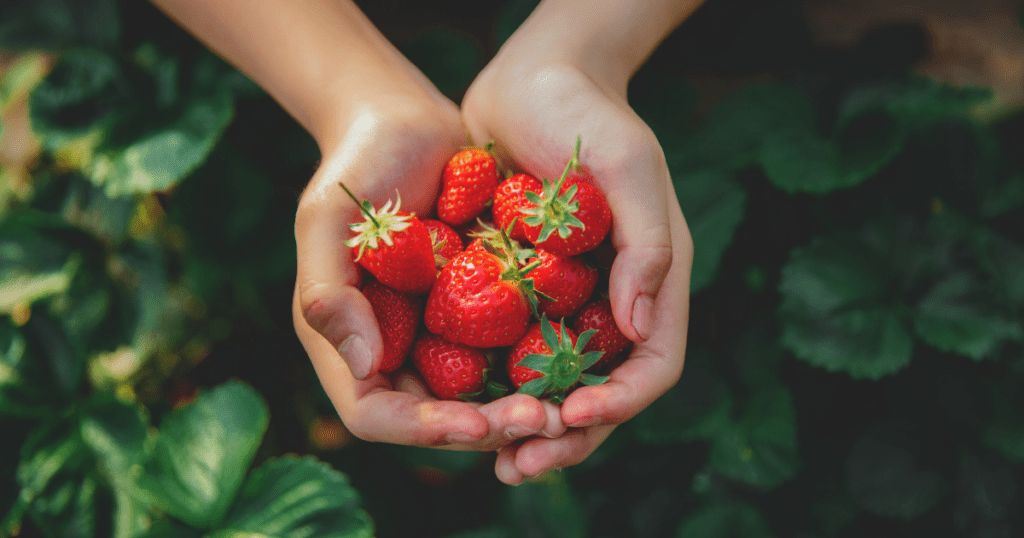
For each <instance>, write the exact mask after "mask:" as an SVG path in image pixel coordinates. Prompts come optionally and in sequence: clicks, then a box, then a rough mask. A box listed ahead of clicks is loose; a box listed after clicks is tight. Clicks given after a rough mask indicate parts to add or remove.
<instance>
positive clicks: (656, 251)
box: [153, 0, 700, 484]
mask: <svg viewBox="0 0 1024 538" xmlns="http://www.w3.org/2000/svg"><path fill="white" fill-rule="evenodd" d="M153 1H154V3H155V4H156V5H157V6H158V7H159V8H161V9H162V10H163V11H164V12H166V13H167V14H168V15H169V16H171V17H172V18H173V19H175V20H177V21H178V23H179V24H181V25H182V26H184V27H185V28H187V29H188V30H189V31H191V32H192V33H193V34H195V35H196V36H197V37H199V38H200V39H201V40H202V41H203V42H204V43H206V44H207V46H209V47H210V48H211V49H213V50H214V51H215V52H217V53H218V54H220V55H221V56H222V57H224V58H225V59H227V60H228V61H229V62H231V63H232V64H234V65H235V66H237V67H238V68H239V69H240V70H242V71H243V72H245V73H246V74H247V75H249V76H250V77H251V78H252V79H253V80H254V81H256V82H257V83H258V84H260V85H261V86H262V87H263V88H264V89H266V90H267V92H268V93H269V94H270V95H271V96H272V97H274V98H275V99H276V100H277V101H278V102H279V103H280V104H281V105H282V106H283V107H284V108H285V110H287V111H288V112H289V114H291V115H292V116H293V117H294V118H295V119H296V120H297V121H298V122H299V123H300V124H301V125H302V126H303V127H304V128H306V129H307V130H308V131H309V132H310V133H311V134H312V135H313V137H314V138H315V139H316V141H317V143H318V145H319V147H320V150H321V155H322V163H321V165H320V167H319V169H318V170H317V172H316V174H315V175H314V176H313V178H312V179H311V180H310V183H309V185H308V186H307V188H306V189H305V191H304V192H303V194H302V197H301V198H300V201H299V207H298V211H297V214H296V222H295V237H296V243H297V246H298V253H297V254H298V268H297V275H298V276H297V279H296V286H295V294H294V301H293V319H294V323H295V328H296V332H297V334H298V336H299V338H300V340H301V341H302V344H303V346H304V347H305V349H306V351H307V353H308V354H309V356H310V359H311V360H312V363H313V366H314V368H315V369H316V372H317V375H318V376H319V378H320V381H321V383H322V384H323V386H324V389H325V390H326V392H327V394H328V395H329V396H330V398H331V401H332V402H333V404H334V406H335V408H336V409H337V411H338V413H339V415H340V416H341V418H342V420H343V421H344V422H345V424H346V426H347V427H348V428H349V429H350V430H351V431H352V432H353V433H354V434H355V435H356V436H358V437H360V438H362V439H365V440H368V441H380V442H388V443H397V444H407V445H417V446H433V447H440V448H447V449H454V450H483V451H497V452H498V457H497V460H496V463H495V474H496V475H497V477H498V479H500V480H501V481H503V482H505V483H508V484H518V483H520V482H522V480H523V479H524V478H525V477H529V476H536V475H539V474H542V473H544V472H546V471H548V470H551V469H556V468H564V467H567V466H570V465H574V464H576V463H579V462H581V461H583V460H584V459H586V457H587V456H589V455H590V453H592V452H593V451H594V449H596V448H597V446H598V445H600V444H601V442H603V441H604V440H605V439H606V438H607V436H608V435H609V434H610V433H611V431H612V430H613V429H614V428H615V426H616V425H617V424H620V423H622V422H624V421H626V420H628V419H629V418H631V417H633V416H634V415H636V414H637V413H639V412H640V411H641V410H642V409H644V408H645V407H647V406H648V405H649V404H650V403H651V402H653V401H654V400H655V399H657V398H658V397H659V396H661V394H663V393H664V392H665V391H666V390H668V389H669V388H670V387H671V386H673V385H674V384H675V383H676V381H678V379H679V376H680V375H681V373H682V369H683V361H684V354H685V347H686V327H687V319H688V308H689V274H690V264H691V260H692V252H693V249H692V244H691V240H690V234H689V231H688V229H687V227H686V222H685V220H684V218H683V215H682V212H681V211H680V209H679V205H678V203H677V202H676V197H675V192H674V190H673V187H672V183H671V180H670V177H669V173H668V169H667V166H666V165H665V159H664V155H663V153H662V150H661V147H660V146H659V144H658V141H657V139H656V138H655V137H654V135H653V133H651V131H650V129H648V128H647V126H646V125H645V124H644V123H643V122H642V121H641V120H640V119H639V118H638V117H637V116H636V114H635V113H633V111H632V110H631V109H630V107H629V106H628V104H627V103H626V87H627V85H628V82H629V79H630V77H631V76H632V75H633V73H634V72H635V71H636V69H637V68H639V66H640V65H641V64H642V63H643V62H644V61H645V60H646V58H647V57H648V55H649V54H650V53H651V52H652V51H653V50H654V48H655V47H656V46H657V45H658V44H659V43H660V42H661V40H662V39H663V38H664V37H665V36H666V35H667V34H668V33H669V32H671V31H672V29H674V28H675V27H676V26H677V25H678V24H679V23H681V22H682V21H683V20H684V19H685V18H686V17H687V16H688V15H689V14H690V13H692V11H693V10H694V9H696V8H697V6H698V5H699V3H700V0H676V1H667V0H645V1H642V2H620V1H614V0H607V1H604V0H602V1H594V2H586V3H585V6H586V9H582V8H581V4H580V3H579V2H573V1H571V0H545V1H544V2H542V3H541V5H540V6H539V7H538V9H537V10H536V11H535V12H534V13H533V14H532V15H531V17H530V18H529V20H528V21H527V22H526V23H525V24H523V26H522V27H521V28H520V29H519V30H518V31H517V32H516V33H515V35H514V36H513V37H512V38H511V39H510V40H509V41H508V43H506V45H505V46H504V47H503V48H502V49H501V51H500V52H499V53H498V55H497V56H496V57H495V58H494V59H493V60H492V61H491V62H490V64H489V65H488V66H487V67H486V68H485V69H484V71H482V72H481V73H480V75H479V77H478V78H477V80H476V81H475V82H474V83H473V85H472V87H471V88H470V90H469V91H468V92H467V94H466V98H465V100H464V102H463V104H462V108H461V111H460V109H459V107H457V106H456V105H455V104H454V103H452V102H451V101H449V100H448V99H447V98H445V97H444V96H443V95H441V94H440V92H438V91H437V90H436V89H435V88H434V87H433V86H432V85H431V83H430V82H429V80H427V79H426V77H424V76H423V75H422V73H420V72H419V71H418V70H417V69H416V68H415V67H413V66H412V64H410V63H409V62H408V61H407V60H406V59H405V58H404V57H402V55H401V54H400V53H399V52H398V51H397V50H396V49H395V48H394V46H393V45H392V44H391V43H389V42H388V41H387V40H386V39H385V38H384V37H383V36H382V35H381V34H380V33H379V31H377V29H376V28H375V27H374V26H373V24H372V23H371V22H370V21H369V20H367V19H366V17H365V16H364V15H363V14H362V13H361V12H360V11H359V9H358V8H357V7H356V6H355V5H354V4H353V3H352V2H350V1H343V0H218V1H216V2H211V1H200V0H153ZM467 130H468V133H469V135H470V136H471V138H472V140H473V142H474V143H477V144H481V145H482V144H483V143H485V142H487V141H489V140H496V141H497V142H498V146H499V151H500V152H501V154H502V155H503V156H504V157H505V158H506V159H508V162H515V163H516V165H517V166H518V167H519V168H521V169H522V170H524V171H526V172H529V173H531V174H534V175H536V176H538V177H540V176H547V177H557V176H558V175H559V173H560V172H561V169H562V167H564V165H565V162H566V160H567V159H568V158H569V155H570V154H571V152H572V146H573V143H574V141H575V138H576V136H577V135H580V136H581V137H582V140H583V150H582V152H581V161H582V162H583V163H584V166H585V168H586V172H588V173H589V174H591V175H592V176H593V177H594V179H595V181H596V182H597V183H598V185H600V186H601V187H602V190H603V191H604V192H605V194H606V196H607V198H608V201H609V205H610V206H611V208H612V215H613V227H612V232H611V239H612V243H613V245H614V247H615V248H616V251H617V255H616V258H615V262H614V264H613V266H612V270H611V276H610V295H611V301H612V308H613V313H614V316H615V319H616V323H617V324H618V326H619V328H620V329H621V330H622V331H623V333H624V334H626V336H628V337H629V338H630V339H631V340H633V341H634V342H636V345H635V346H634V351H633V352H632V354H631V355H630V357H629V359H628V360H627V361H626V362H625V363H624V364H623V365H622V366H621V367H619V368H618V369H616V370H615V371H614V372H613V373H612V374H611V379H610V380H609V381H608V382H607V383H606V384H604V385H600V386H595V387H585V388H582V389H578V390H576V391H575V392H573V393H572V394H571V395H570V396H569V397H568V398H567V399H566V401H565V402H564V403H563V404H562V405H561V406H556V405H554V404H551V403H550V402H547V401H539V400H537V399H535V398H532V397H530V396H524V395H513V396H507V397H505V398H501V399H499V400H497V401H494V402H491V403H488V404H483V405H481V404H470V403H463V402H453V401H438V400H436V399H434V398H433V397H432V396H431V395H430V394H429V391H428V390H427V389H426V387H425V386H424V384H423V382H422V380H420V379H419V378H418V376H416V375H414V374H411V373H400V374H397V375H395V376H393V379H392V378H391V377H389V376H386V375H382V374H380V373H378V372H377V368H378V366H379V363H380V360H381V356H382V349H383V345H384V344H383V342H382V341H381V336H380V331H379V329H378V327H377V324H376V321H375V319H374V317H373V313H372V310H371V308H370V305H369V303H368V302H367V301H366V300H365V298H363V296H362V294H361V293H360V292H359V288H358V285H359V280H358V272H357V270H356V266H355V264H354V262H353V260H352V256H351V254H350V251H349V249H348V248H347V247H345V246H344V244H343V241H344V240H345V239H346V238H347V237H348V236H349V233H348V224H349V223H352V222H356V221H358V220H359V219H360V216H359V208H358V207H357V206H356V205H355V204H354V203H353V202H352V201H351V200H350V199H348V198H347V196H345V194H344V192H342V191H341V189H340V187H338V182H339V181H341V182H344V183H345V185H347V186H348V187H349V188H350V189H351V190H352V191H353V192H354V193H355V194H356V195H357V196H359V197H365V198H367V199H369V200H370V201H371V202H373V203H374V204H375V205H377V206H380V205H382V204H383V203H384V202H385V201H386V200H387V199H389V198H394V194H395V191H396V189H397V190H399V191H400V192H401V197H402V208H403V209H405V210H408V211H410V212H415V213H416V214H419V215H429V214H431V212H432V205H433V200H435V199H436V197H437V194H438V190H439V188H440V175H441V174H440V172H441V169H442V168H443V166H444V163H445V162H446V161H447V160H448V158H450V157H451V155H453V154H454V153H455V152H456V151H458V149H459V148H460V147H461V146H463V145H465V140H466V133H467Z"/></svg>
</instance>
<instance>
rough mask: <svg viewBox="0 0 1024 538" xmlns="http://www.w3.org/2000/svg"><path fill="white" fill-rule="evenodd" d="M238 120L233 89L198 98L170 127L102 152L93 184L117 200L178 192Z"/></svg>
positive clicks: (92, 172)
mask: <svg viewBox="0 0 1024 538" xmlns="http://www.w3.org/2000/svg"><path fill="white" fill-rule="evenodd" d="M233 116H234V101H233V100H232V97H231V94H230V92H228V91H227V90H223V89H221V90H219V91H216V90H214V91H210V92H209V93H202V94H193V95H191V96H190V97H189V98H188V100H187V101H186V102H185V104H184V108H183V110H182V112H181V114H180V115H179V116H177V117H176V118H175V119H173V120H172V121H171V122H170V123H169V124H166V125H160V126H156V127H154V128H152V129H151V130H150V131H148V132H147V133H145V134H143V135H142V136H140V137H139V138H137V139H135V140H132V141H131V142H129V143H128V144H127V145H125V146H117V147H104V148H102V149H101V150H99V151H98V153H97V154H96V155H95V156H94V158H93V160H92V162H91V163H90V165H89V169H88V176H89V179H90V180H91V181H92V182H93V183H95V184H96V185H100V186H102V187H103V189H104V192H105V193H106V194H107V196H111V197H116V196H124V195H129V194H135V193H148V192H153V191H161V190H165V189H167V188H169V187H172V186H174V185H175V184H177V183H178V182H179V181H181V180H182V179H183V178H184V177H185V176H187V175H188V174H190V173H191V172H192V171H193V170H195V168H196V167H198V166H199V165H200V164H202V163H203V162H204V161H205V160H206V157H207V155H209V153H210V151H211V150H212V149H213V146H214V144H216V143H217V141H218V140H220V137H221V135H222V134H223V132H224V130H225V129H226V128H227V126H228V124H229V123H230V122H231V118H232V117H233Z"/></svg>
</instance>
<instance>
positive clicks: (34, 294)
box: [0, 256, 81, 315]
mask: <svg viewBox="0 0 1024 538" xmlns="http://www.w3.org/2000/svg"><path fill="white" fill-rule="evenodd" d="M2 261H6V260H0V262H2ZM80 265H81V258H80V257H79V256H71V257H70V258H68V261H67V263H65V264H64V266H63V267H61V268H59V269H55V270H52V271H46V272H42V273H35V274H29V273H25V272H22V271H19V270H17V269H14V268H11V267H4V268H3V269H0V271H2V272H0V314H7V315H10V314H11V313H13V312H14V309H15V308H16V307H18V306H21V305H24V304H32V303H35V302H36V301H39V300H41V299H46V298H49V297H53V296H55V295H60V294H62V293H64V292H66V291H68V288H70V287H71V280H72V279H73V278H74V276H75V272H76V271H77V270H78V267H79V266H80Z"/></svg>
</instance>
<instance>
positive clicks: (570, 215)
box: [519, 136, 586, 243]
mask: <svg viewBox="0 0 1024 538" xmlns="http://www.w3.org/2000/svg"><path fill="white" fill-rule="evenodd" d="M580 169H582V165H581V164H580V137H579V136H577V137H576V146H575V148H573V151H572V157H570V158H569V162H568V163H566V164H565V170H563V171H562V175H561V177H559V178H558V181H555V182H552V181H550V180H549V179H547V178H542V179H541V181H542V184H543V193H542V194H537V193H535V192H533V191H526V192H525V193H523V194H524V195H525V196H526V199H527V200H528V201H529V202H530V204H531V206H530V207H523V208H520V209H519V211H520V213H522V214H523V215H524V218H523V222H524V223H526V224H527V225H529V226H540V227H541V228H540V234H539V235H538V237H537V242H538V243H542V242H544V241H546V240H547V239H548V238H549V237H551V234H553V233H555V232H556V231H557V232H558V236H559V237H561V238H562V239H565V238H567V237H569V236H570V235H572V228H579V229H581V230H582V229H584V228H586V226H585V225H584V224H583V221H581V220H580V219H578V218H576V212H577V211H579V209H580V203H579V202H578V201H575V200H573V198H574V197H575V196H576V191H577V187H576V185H573V186H572V187H569V189H568V190H566V191H565V193H563V194H562V195H559V194H558V193H559V192H561V190H562V185H563V184H565V179H566V178H567V177H569V172H571V171H573V170H577V171H578V170H580Z"/></svg>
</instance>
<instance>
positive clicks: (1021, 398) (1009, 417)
mask: <svg viewBox="0 0 1024 538" xmlns="http://www.w3.org/2000/svg"><path fill="white" fill-rule="evenodd" d="M1016 383H1018V381H1017V380H1015V379H1014V380H1011V386H1013V388H1012V389H1009V390H1007V389H1005V388H1000V389H997V390H995V391H994V392H993V396H992V398H993V406H992V407H993V409H995V416H994V417H992V420H991V422H989V423H988V424H986V425H985V426H984V427H983V428H982V431H981V441H982V443H984V444H985V446H987V447H989V448H991V449H992V450H995V451H996V452H998V453H999V454H1001V455H1002V456H1003V457H1004V458H1006V459H1007V460H1009V461H1011V462H1013V463H1016V464H1018V465H1024V394H1022V393H1021V391H1019V390H1017V387H1016V386H1014V385H1015V384H1016Z"/></svg>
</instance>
